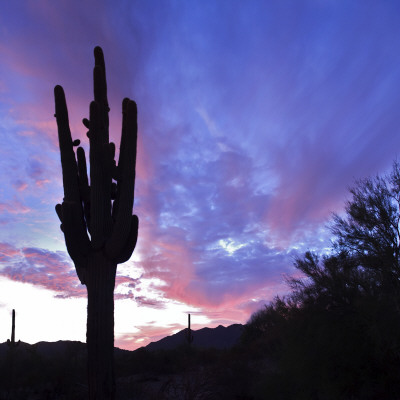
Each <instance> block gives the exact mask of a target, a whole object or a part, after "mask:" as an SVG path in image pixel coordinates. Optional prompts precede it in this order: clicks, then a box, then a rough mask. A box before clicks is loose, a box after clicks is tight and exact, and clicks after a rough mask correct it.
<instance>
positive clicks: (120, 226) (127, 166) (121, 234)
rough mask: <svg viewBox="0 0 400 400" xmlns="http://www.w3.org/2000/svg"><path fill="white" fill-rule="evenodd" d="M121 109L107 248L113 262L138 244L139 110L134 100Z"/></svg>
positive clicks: (124, 103)
mask: <svg viewBox="0 0 400 400" xmlns="http://www.w3.org/2000/svg"><path fill="white" fill-rule="evenodd" d="M122 108H123V122H122V135H121V146H120V154H119V160H118V167H117V170H118V181H117V194H116V200H115V201H114V204H113V219H114V226H113V231H112V234H111V237H110V239H109V240H108V241H107V243H106V248H105V251H106V254H107V256H108V257H110V258H111V259H116V258H119V256H120V254H121V252H122V251H123V249H124V248H125V246H128V248H130V247H132V244H133V243H130V244H128V243H127V242H128V241H129V240H134V242H136V240H135V237H137V233H134V232H133V233H132V232H131V230H132V229H131V228H132V222H131V221H132V208H133V201H134V189H135V165H136V148H137V107H136V103H135V102H134V101H132V100H129V99H124V101H123V103H122ZM133 225H135V223H134V224H133ZM136 232H137V231H136ZM133 248H134V247H133ZM132 251H133V249H132Z"/></svg>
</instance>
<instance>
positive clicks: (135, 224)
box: [115, 215, 139, 264]
mask: <svg viewBox="0 0 400 400" xmlns="http://www.w3.org/2000/svg"><path fill="white" fill-rule="evenodd" d="M138 231H139V218H138V217H137V215H132V218H131V229H130V231H129V236H128V239H127V241H126V243H125V247H123V248H122V250H121V252H120V254H119V256H118V257H117V258H116V259H115V261H116V263H117V264H121V263H124V262H126V261H128V260H129V259H130V258H131V255H132V253H133V250H135V247H136V243H137V239H138Z"/></svg>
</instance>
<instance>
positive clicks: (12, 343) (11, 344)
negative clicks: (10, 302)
mask: <svg viewBox="0 0 400 400" xmlns="http://www.w3.org/2000/svg"><path fill="white" fill-rule="evenodd" d="M19 343H20V341H19V340H18V342H16V341H15V310H12V320H11V340H10V339H7V344H8V346H9V347H16V346H18V345H19Z"/></svg>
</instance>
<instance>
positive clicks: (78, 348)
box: [0, 324, 243, 357]
mask: <svg viewBox="0 0 400 400" xmlns="http://www.w3.org/2000/svg"><path fill="white" fill-rule="evenodd" d="M242 330H243V325H241V324H233V325H230V326H227V327H224V326H222V325H219V326H217V327H216V328H202V329H199V330H193V329H192V335H193V342H192V346H193V347H196V348H200V349H207V348H214V349H229V348H231V347H233V346H234V345H235V344H237V343H238V341H239V338H240V335H241V334H242ZM186 331H187V328H186V329H183V330H181V331H179V332H177V333H175V334H173V335H171V336H166V337H164V338H162V339H160V340H158V341H157V342H151V343H149V344H148V345H147V346H144V347H141V349H146V350H149V351H155V350H173V349H175V348H177V347H179V346H182V345H185V344H186V343H187V342H186ZM7 348H8V346H7V343H6V342H5V343H0V357H4V356H5V354H6V351H7ZM17 349H19V350H23V351H34V352H36V353H37V354H40V355H42V356H46V357H49V356H50V357H54V356H56V357H57V356H60V355H63V354H66V353H69V352H71V351H72V352H77V353H82V352H84V353H85V351H86V344H85V343H82V342H77V341H69V340H59V341H57V342H38V343H36V344H34V345H30V344H28V343H24V342H21V343H20V345H19V346H18V347H17ZM137 350H138V349H137ZM114 351H115V354H116V355H117V354H121V353H126V352H129V350H123V349H119V348H118V347H115V349H114ZM134 351H136V350H134Z"/></svg>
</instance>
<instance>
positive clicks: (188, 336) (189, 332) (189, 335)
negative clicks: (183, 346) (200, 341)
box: [186, 314, 193, 346]
mask: <svg viewBox="0 0 400 400" xmlns="http://www.w3.org/2000/svg"><path fill="white" fill-rule="evenodd" d="M186 341H187V342H188V345H189V346H190V345H191V344H192V342H193V335H192V330H191V329H190V314H189V315H188V328H187V331H186Z"/></svg>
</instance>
